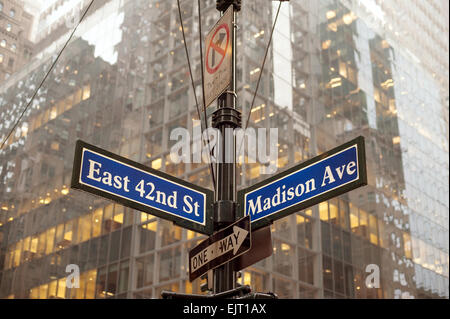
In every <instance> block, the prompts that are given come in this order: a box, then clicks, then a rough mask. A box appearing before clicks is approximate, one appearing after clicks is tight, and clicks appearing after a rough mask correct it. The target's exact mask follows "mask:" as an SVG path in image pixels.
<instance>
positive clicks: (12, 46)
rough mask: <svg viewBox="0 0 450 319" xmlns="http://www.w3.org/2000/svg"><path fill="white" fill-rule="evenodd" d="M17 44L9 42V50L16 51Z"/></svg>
mask: <svg viewBox="0 0 450 319" xmlns="http://www.w3.org/2000/svg"><path fill="white" fill-rule="evenodd" d="M16 50H17V46H16V45H15V44H11V51H12V52H16Z"/></svg>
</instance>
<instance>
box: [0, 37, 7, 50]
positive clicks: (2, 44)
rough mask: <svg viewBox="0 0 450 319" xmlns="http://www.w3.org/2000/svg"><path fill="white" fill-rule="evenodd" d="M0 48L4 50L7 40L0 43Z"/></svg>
mask: <svg viewBox="0 0 450 319" xmlns="http://www.w3.org/2000/svg"><path fill="white" fill-rule="evenodd" d="M0 46H1V47H3V48H4V47H6V40H5V39H3V40H2V41H0Z"/></svg>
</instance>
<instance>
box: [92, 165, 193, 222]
mask: <svg viewBox="0 0 450 319" xmlns="http://www.w3.org/2000/svg"><path fill="white" fill-rule="evenodd" d="M88 172H89V173H88V175H87V176H86V177H87V178H89V179H91V180H93V181H96V182H101V183H102V184H104V185H106V186H110V187H114V188H116V189H118V190H121V189H123V190H124V191H125V192H130V189H129V185H130V178H129V177H128V176H120V175H113V174H112V173H111V172H108V171H106V170H102V164H101V163H98V162H96V161H94V160H91V159H90V160H89V170H88ZM134 190H135V191H136V192H138V193H139V196H140V197H142V198H145V199H147V200H148V201H152V202H155V203H158V204H162V205H166V206H169V207H171V208H174V209H177V208H178V201H177V198H178V192H177V191H172V193H169V194H166V193H165V192H163V191H160V190H157V189H156V187H155V184H153V183H152V182H147V183H146V182H145V181H144V180H140V181H139V182H138V183H137V184H136V186H135V187H134ZM182 203H183V206H182V210H183V212H185V213H186V214H194V215H195V216H197V217H198V216H200V212H199V208H200V204H199V203H198V202H197V201H194V199H193V198H192V197H191V196H189V195H185V196H184V197H183V199H182Z"/></svg>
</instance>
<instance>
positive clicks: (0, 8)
mask: <svg viewBox="0 0 450 319" xmlns="http://www.w3.org/2000/svg"><path fill="white" fill-rule="evenodd" d="M0 11H3V2H0Z"/></svg>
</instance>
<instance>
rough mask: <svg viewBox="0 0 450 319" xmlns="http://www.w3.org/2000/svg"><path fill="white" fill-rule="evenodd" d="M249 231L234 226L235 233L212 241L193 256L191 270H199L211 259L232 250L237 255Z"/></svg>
mask: <svg viewBox="0 0 450 319" xmlns="http://www.w3.org/2000/svg"><path fill="white" fill-rule="evenodd" d="M248 233H249V232H248V231H247V230H245V229H242V228H240V227H238V226H233V233H232V234H231V235H228V236H227V237H225V238H223V239H221V240H218V241H216V242H214V243H212V244H211V245H209V246H208V247H206V248H205V249H203V250H202V251H200V252H199V253H198V254H196V255H195V256H193V257H192V258H191V260H190V263H191V272H194V271H196V270H198V269H199V268H201V267H202V266H204V265H206V264H207V263H209V262H210V261H212V260H214V259H216V258H217V257H220V256H222V255H224V254H226V253H228V252H230V251H233V255H236V252H237V251H238V250H239V248H240V247H241V245H242V243H243V242H244V240H245V238H246V237H247V235H248Z"/></svg>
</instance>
